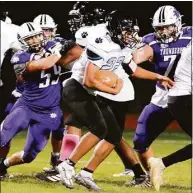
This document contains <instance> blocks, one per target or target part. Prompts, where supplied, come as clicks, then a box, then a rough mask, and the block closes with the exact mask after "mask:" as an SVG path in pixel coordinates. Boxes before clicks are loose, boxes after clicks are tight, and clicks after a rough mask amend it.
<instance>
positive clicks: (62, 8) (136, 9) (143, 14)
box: [0, 1, 192, 113]
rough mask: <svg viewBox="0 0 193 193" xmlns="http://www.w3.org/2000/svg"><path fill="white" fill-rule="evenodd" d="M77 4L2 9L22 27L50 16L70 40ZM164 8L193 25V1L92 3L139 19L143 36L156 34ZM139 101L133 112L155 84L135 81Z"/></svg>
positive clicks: (26, 4)
mask: <svg viewBox="0 0 193 193" xmlns="http://www.w3.org/2000/svg"><path fill="white" fill-rule="evenodd" d="M75 2H76V1H47V2H46V1H31V2H27V1H24V2H21V1H15V2H11V1H10V2H0V9H2V10H7V11H8V12H9V17H10V18H11V19H12V22H13V23H14V24H17V25H21V24H22V23H24V22H27V21H33V19H34V18H35V17H36V16H37V15H39V14H49V15H50V16H51V17H53V18H54V20H55V22H56V23H57V24H58V33H60V34H61V36H62V37H70V34H69V31H68V25H67V23H66V21H67V19H68V18H67V16H68V12H69V11H70V10H71V9H72V7H73V5H74V4H75ZM163 5H172V6H174V7H175V8H176V9H177V10H178V11H179V12H180V13H181V15H184V17H183V18H182V22H183V23H185V24H186V25H192V2H191V1H178V2H175V1H136V2H134V1H112V2H111V1H106V2H105V1H91V2H89V4H88V6H89V7H90V8H91V7H102V8H104V9H105V10H107V11H109V12H110V11H112V10H116V9H118V10H123V11H124V12H125V13H126V14H128V15H129V16H131V17H135V18H137V19H138V24H139V27H140V35H141V36H143V35H145V34H147V33H151V32H153V28H152V26H151V19H150V18H152V17H153V15H154V13H155V11H156V10H157V9H158V8H159V7H160V6H163ZM143 67H144V68H146V69H150V70H153V67H152V65H151V64H149V63H144V64H143ZM133 83H134V87H135V91H136V94H135V96H136V99H135V101H134V102H132V103H131V108H130V110H129V112H132V113H138V112H140V111H141V110H142V108H143V107H144V105H145V104H148V103H149V101H150V98H151V95H152V94H153V92H154V82H151V81H145V80H133Z"/></svg>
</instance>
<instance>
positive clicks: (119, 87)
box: [114, 78, 123, 95]
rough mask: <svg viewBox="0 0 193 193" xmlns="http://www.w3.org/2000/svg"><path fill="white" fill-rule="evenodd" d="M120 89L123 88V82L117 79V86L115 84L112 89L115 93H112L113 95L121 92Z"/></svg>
mask: <svg viewBox="0 0 193 193" xmlns="http://www.w3.org/2000/svg"><path fill="white" fill-rule="evenodd" d="M122 87H123V80H122V79H120V78H118V80H117V84H116V86H115V87H114V88H115V93H114V94H115V95H116V94H118V93H119V92H120V91H121V89H122Z"/></svg>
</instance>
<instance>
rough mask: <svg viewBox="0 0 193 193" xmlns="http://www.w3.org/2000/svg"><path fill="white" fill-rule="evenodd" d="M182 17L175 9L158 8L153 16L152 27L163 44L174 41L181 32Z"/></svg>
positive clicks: (168, 7) (171, 7) (167, 7)
mask: <svg viewBox="0 0 193 193" xmlns="http://www.w3.org/2000/svg"><path fill="white" fill-rule="evenodd" d="M181 18H182V15H181V14H180V13H179V11H178V10H176V8H175V7H173V6H170V5H166V6H162V7H159V9H158V10H157V11H156V12H155V14H154V16H153V22H152V26H153V28H154V30H155V32H156V35H157V37H158V38H159V39H160V40H161V41H162V42H163V43H169V42H173V41H175V40H176V39H177V38H178V37H179V35H180V33H181V31H182V19H181Z"/></svg>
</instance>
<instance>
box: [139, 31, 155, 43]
mask: <svg viewBox="0 0 193 193" xmlns="http://www.w3.org/2000/svg"><path fill="white" fill-rule="evenodd" d="M155 41H156V35H155V33H150V34H147V35H145V36H144V37H143V38H142V41H141V42H142V43H144V44H148V45H149V44H150V43H152V42H155Z"/></svg>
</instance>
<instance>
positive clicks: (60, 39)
mask: <svg viewBox="0 0 193 193" xmlns="http://www.w3.org/2000/svg"><path fill="white" fill-rule="evenodd" d="M63 40H64V39H63V38H62V37H58V36H57V37H55V38H54V41H55V42H62V41H63Z"/></svg>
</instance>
